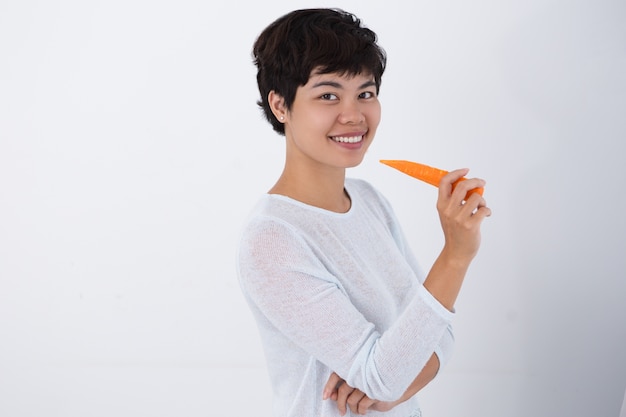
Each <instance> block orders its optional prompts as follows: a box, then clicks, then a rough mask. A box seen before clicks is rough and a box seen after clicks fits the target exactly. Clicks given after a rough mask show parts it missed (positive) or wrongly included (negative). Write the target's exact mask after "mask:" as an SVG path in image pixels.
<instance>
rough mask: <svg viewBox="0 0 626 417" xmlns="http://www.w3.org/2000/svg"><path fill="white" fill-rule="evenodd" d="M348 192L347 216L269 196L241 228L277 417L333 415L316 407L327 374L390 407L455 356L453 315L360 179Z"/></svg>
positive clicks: (330, 407) (403, 414)
mask: <svg viewBox="0 0 626 417" xmlns="http://www.w3.org/2000/svg"><path fill="white" fill-rule="evenodd" d="M345 189H346V192H347V193H348V195H349V196H350V199H351V207H350V210H349V211H348V212H346V213H335V212H331V211H327V210H324V209H321V208H317V207H313V206H309V205H307V204H304V203H301V202H299V201H296V200H293V199H291V198H289V197H285V196H281V195H272V194H266V195H264V196H263V197H262V198H261V199H260V201H259V203H258V204H257V206H256V207H255V209H254V210H253V212H252V213H251V215H250V217H249V219H248V220H247V222H246V224H245V226H244V228H243V231H242V236H241V240H240V243H239V250H238V263H237V269H238V275H239V281H240V284H241V288H242V291H243V294H244V296H245V298H246V300H247V302H248V304H249V306H250V308H251V311H252V313H253V315H254V317H255V319H256V322H257V325H258V328H259V332H260V336H261V341H262V344H263V347H264V352H265V355H266V359H267V364H268V372H269V376H270V382H271V385H272V389H273V393H274V414H273V415H274V416H275V417H307V416H311V417H318V416H325V417H335V416H337V417H338V416H339V415H340V414H339V412H338V410H337V406H336V403H335V402H334V401H332V400H325V401H324V400H322V391H323V388H324V385H325V384H326V381H327V380H328V377H329V376H330V374H331V372H333V371H334V372H336V373H337V374H338V375H339V376H341V377H342V378H343V379H345V381H346V382H347V383H348V384H349V385H350V386H352V387H356V388H358V389H360V390H361V391H363V392H364V393H365V394H366V395H367V396H368V397H370V398H373V399H377V400H381V401H392V400H396V399H398V398H399V397H400V396H402V394H403V393H404V392H405V391H406V389H407V388H408V386H409V385H410V383H411V382H412V381H413V380H414V379H415V377H416V376H417V375H418V374H419V372H420V371H421V369H422V368H423V367H424V365H425V364H426V362H427V360H428V359H429V357H430V356H431V355H432V354H433V352H434V353H436V354H437V356H438V358H439V360H440V363H441V365H443V364H445V362H446V361H447V359H448V357H449V354H450V352H451V349H452V345H453V340H454V338H453V335H452V330H451V320H452V318H453V316H454V314H453V313H452V312H450V311H449V310H447V309H446V308H445V307H443V306H442V305H441V304H440V303H439V302H438V301H437V300H436V299H435V298H434V297H433V296H432V295H431V294H430V293H429V292H428V291H427V290H426V289H425V288H424V286H423V285H422V283H423V281H424V279H425V276H424V274H423V272H422V270H421V269H420V266H419V265H418V263H417V261H416V259H415V257H414V256H413V254H412V252H411V250H410V249H409V247H408V244H407V241H406V239H405V237H404V235H403V232H402V230H401V228H400V225H399V223H398V220H397V219H396V216H395V215H394V213H393V211H392V208H391V207H390V205H389V203H388V202H387V200H386V199H385V198H384V197H383V196H382V195H381V194H380V193H379V192H378V191H377V190H376V189H374V187H372V186H371V185H370V184H369V183H367V182H365V181H363V180H357V179H347V180H346V182H345ZM348 415H350V412H349V411H348ZM368 415H371V416H378V415H385V416H398V417H411V416H415V415H419V405H418V403H417V399H416V397H415V396H414V397H413V398H411V399H410V400H408V401H406V402H404V403H402V404H400V405H398V406H397V407H395V408H394V409H393V410H391V411H389V412H386V413H378V412H370V413H369V414H368Z"/></svg>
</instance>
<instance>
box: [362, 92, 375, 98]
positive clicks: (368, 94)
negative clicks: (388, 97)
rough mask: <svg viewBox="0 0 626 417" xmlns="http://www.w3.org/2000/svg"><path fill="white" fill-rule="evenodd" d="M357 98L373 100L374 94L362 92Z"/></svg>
mask: <svg viewBox="0 0 626 417" xmlns="http://www.w3.org/2000/svg"><path fill="white" fill-rule="evenodd" d="M359 97H361V98H373V97H376V94H374V93H373V92H371V91H364V92H362V93H361V94H360V95H359Z"/></svg>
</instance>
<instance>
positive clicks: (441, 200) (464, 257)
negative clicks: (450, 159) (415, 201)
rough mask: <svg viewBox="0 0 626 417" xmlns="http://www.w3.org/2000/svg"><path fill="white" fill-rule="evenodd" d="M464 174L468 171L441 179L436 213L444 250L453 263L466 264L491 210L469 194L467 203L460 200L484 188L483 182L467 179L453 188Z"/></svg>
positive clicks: (464, 170)
mask: <svg viewBox="0 0 626 417" xmlns="http://www.w3.org/2000/svg"><path fill="white" fill-rule="evenodd" d="M468 172H469V170H468V169H457V170H455V171H451V172H449V173H448V174H447V175H446V176H444V177H443V178H442V179H441V183H440V184H439V197H438V199H437V211H438V212H439V219H440V221H441V226H442V228H443V233H444V237H445V248H444V250H446V251H447V253H448V255H449V256H451V257H452V258H453V259H455V260H457V261H460V262H466V263H468V264H469V262H470V261H471V260H472V259H473V258H474V256H475V255H476V253H477V252H478V248H479V246H480V225H481V223H482V220H483V219H484V218H485V217H488V216H490V215H491V209H489V208H488V207H487V202H486V201H485V199H484V198H483V197H482V196H481V195H480V194H478V193H472V194H471V195H470V197H469V198H468V200H467V201H465V200H464V198H465V195H466V194H467V192H468V191H470V190H472V189H474V188H478V187H484V186H485V181H484V180H482V179H480V178H470V179H467V180H466V181H459V182H458V183H457V184H456V186H454V187H453V184H454V183H455V182H456V181H457V180H459V179H460V178H462V177H463V176H465V175H466V174H467V173H468Z"/></svg>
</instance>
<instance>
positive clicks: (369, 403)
mask: <svg viewBox="0 0 626 417" xmlns="http://www.w3.org/2000/svg"><path fill="white" fill-rule="evenodd" d="M323 399H324V400H328V399H330V400H333V401H335V402H337V408H338V409H339V413H340V414H341V415H342V416H343V415H345V414H346V411H347V409H348V408H350V411H351V412H352V413H353V414H360V415H364V414H365V413H366V412H367V410H370V409H371V410H376V411H389V410H391V408H392V407H393V406H392V405H391V403H386V402H381V401H376V400H373V399H371V398H369V397H368V396H367V395H365V394H364V393H363V392H362V391H361V390H358V389H356V388H353V387H351V386H350V385H348V384H347V383H346V381H344V380H343V379H342V378H341V377H340V376H339V375H337V374H336V373H334V372H333V373H332V374H331V375H330V378H328V382H327V383H326V386H324V394H323Z"/></svg>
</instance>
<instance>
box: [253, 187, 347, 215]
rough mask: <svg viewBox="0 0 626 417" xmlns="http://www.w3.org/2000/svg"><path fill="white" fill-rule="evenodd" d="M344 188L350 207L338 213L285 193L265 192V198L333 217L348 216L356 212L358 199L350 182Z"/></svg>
mask: <svg viewBox="0 0 626 417" xmlns="http://www.w3.org/2000/svg"><path fill="white" fill-rule="evenodd" d="M343 188H344V190H345V192H346V194H347V195H348V198H350V208H349V209H348V211H346V212H343V213H338V212H336V211H332V210H327V209H324V208H321V207H317V206H313V205H310V204H307V203H304V202H302V201H300V200H296V199H295V198H291V197H288V196H286V195H283V194H270V193H266V194H265V198H266V199H268V200H275V201H283V202H286V203H288V204H291V205H294V206H298V207H301V208H304V209H306V210H309V211H314V212H317V213H320V214H323V215H326V216H333V217H346V216H350V215H351V214H352V212H354V210H355V205H356V204H357V199H356V198H355V195H356V194H355V193H353V192H351V191H350V187H349V186H348V184H344V187H343Z"/></svg>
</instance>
